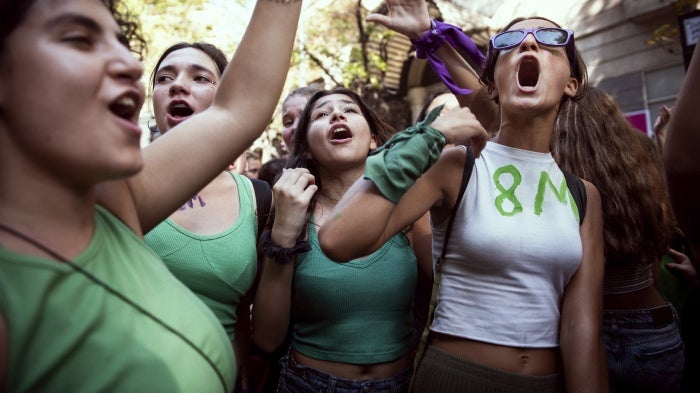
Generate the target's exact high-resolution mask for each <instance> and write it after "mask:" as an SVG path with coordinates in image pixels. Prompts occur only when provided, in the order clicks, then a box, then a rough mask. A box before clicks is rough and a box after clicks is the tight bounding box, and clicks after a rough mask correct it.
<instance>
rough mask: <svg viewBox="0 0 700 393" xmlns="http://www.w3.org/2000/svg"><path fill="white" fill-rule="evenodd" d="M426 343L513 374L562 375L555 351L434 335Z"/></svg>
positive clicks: (432, 333)
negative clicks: (428, 342)
mask: <svg viewBox="0 0 700 393" xmlns="http://www.w3.org/2000/svg"><path fill="white" fill-rule="evenodd" d="M430 344H431V345H433V346H434V347H436V348H439V349H441V350H443V351H445V352H448V353H450V354H451V355H454V356H457V357H459V358H462V359H465V360H469V361H470V362H474V363H478V364H481V365H484V366H488V367H492V368H497V369H499V370H504V371H510V372H513V373H517V374H522V375H530V376H546V375H552V374H561V373H562V360H561V352H560V351H559V348H520V347H509V346H504V345H497V344H490V343H486V342H483V341H475V340H470V339H467V338H461V337H455V336H450V335H447V334H441V333H435V332H431V333H430Z"/></svg>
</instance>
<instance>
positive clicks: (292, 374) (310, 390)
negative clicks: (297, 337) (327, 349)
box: [277, 351, 413, 393]
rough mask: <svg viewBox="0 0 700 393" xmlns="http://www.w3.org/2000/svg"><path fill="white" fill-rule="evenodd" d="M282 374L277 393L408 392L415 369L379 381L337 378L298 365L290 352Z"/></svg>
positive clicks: (283, 362) (286, 357)
mask: <svg viewBox="0 0 700 393" xmlns="http://www.w3.org/2000/svg"><path fill="white" fill-rule="evenodd" d="M281 364H282V373H281V374H280V381H279V385H278V387H277V393H321V392H323V393H370V392H371V393H406V392H408V383H409V382H410V379H411V374H412V373H413V370H411V369H408V370H406V371H404V372H402V373H401V374H399V375H396V376H394V377H391V378H388V379H378V380H367V381H361V380H349V379H342V378H336V377H334V376H332V375H330V374H326V373H324V372H321V371H319V370H316V369H313V368H311V367H307V366H304V365H302V364H299V363H297V362H296V361H295V360H294V357H293V356H292V354H291V351H290V353H287V356H285V357H284V358H282V360H281Z"/></svg>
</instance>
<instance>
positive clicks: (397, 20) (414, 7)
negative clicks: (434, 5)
mask: <svg viewBox="0 0 700 393" xmlns="http://www.w3.org/2000/svg"><path fill="white" fill-rule="evenodd" d="M386 5H387V7H388V8H389V14H388V15H382V14H370V15H369V16H367V21H368V22H374V23H379V24H380V25H383V26H384V27H386V28H388V29H391V30H393V31H395V32H397V33H401V34H403V35H405V36H407V37H408V38H419V37H420V36H422V35H423V34H424V33H425V32H426V31H428V30H429V29H430V15H429V14H428V8H427V6H426V4H425V1H423V0H409V1H396V0H393V1H392V0H389V1H387V2H386Z"/></svg>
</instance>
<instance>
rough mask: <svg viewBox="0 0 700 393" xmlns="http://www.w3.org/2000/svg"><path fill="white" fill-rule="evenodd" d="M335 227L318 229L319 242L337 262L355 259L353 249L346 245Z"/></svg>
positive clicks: (327, 254) (328, 255)
mask: <svg viewBox="0 0 700 393" xmlns="http://www.w3.org/2000/svg"><path fill="white" fill-rule="evenodd" d="M334 232H335V231H334V230H333V228H328V227H326V226H323V227H321V229H320V230H319V231H318V244H319V246H320V247H321V250H322V251H323V253H324V254H326V256H327V257H328V258H330V259H331V260H333V261H336V262H347V261H349V260H351V259H353V255H352V253H351V249H350V248H349V247H344V244H343V243H344V242H343V241H342V239H341V238H340V237H339V236H337V235H336V233H334Z"/></svg>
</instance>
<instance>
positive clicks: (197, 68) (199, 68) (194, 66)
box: [156, 64, 218, 75]
mask: <svg viewBox="0 0 700 393" xmlns="http://www.w3.org/2000/svg"><path fill="white" fill-rule="evenodd" d="M186 69H187V70H189V71H203V72H208V73H210V74H212V75H218V73H217V72H214V71H212V70H210V69H209V68H207V67H205V66H202V65H199V64H190V65H188V66H187V67H186ZM162 71H167V72H175V71H177V68H176V67H175V66H174V65H171V64H167V65H164V66H162V67H161V68H159V69H158V71H156V74H159V73H161V72H162Z"/></svg>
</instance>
